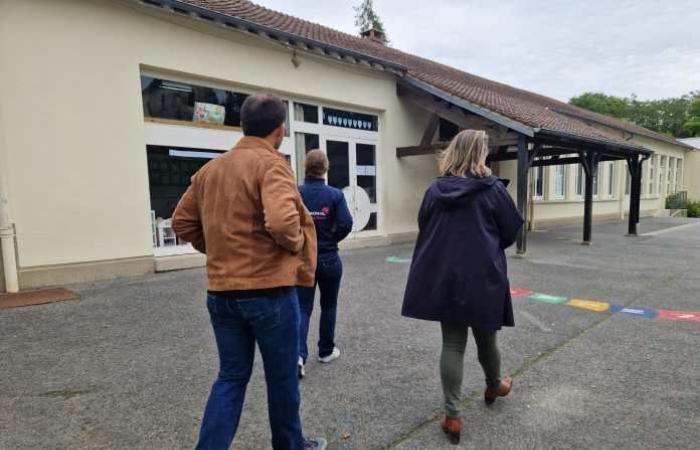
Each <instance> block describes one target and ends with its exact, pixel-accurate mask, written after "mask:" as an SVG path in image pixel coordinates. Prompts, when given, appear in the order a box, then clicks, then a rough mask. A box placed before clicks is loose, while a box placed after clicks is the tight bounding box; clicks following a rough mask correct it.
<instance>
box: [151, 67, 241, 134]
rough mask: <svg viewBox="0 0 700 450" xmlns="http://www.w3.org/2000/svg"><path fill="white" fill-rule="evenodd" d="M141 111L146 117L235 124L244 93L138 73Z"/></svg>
mask: <svg viewBox="0 0 700 450" xmlns="http://www.w3.org/2000/svg"><path fill="white" fill-rule="evenodd" d="M141 90H142V95H143V113H144V115H145V117H147V118H153V119H168V120H177V121H182V122H192V123H196V124H201V125H210V126H211V125H215V126H216V125H218V126H230V127H239V126H240V125H241V106H242V105H243V101H244V100H245V99H246V97H247V94H242V93H238V92H232V91H227V90H224V89H216V88H211V87H206V86H200V85H195V84H189V83H180V82H178V81H171V80H166V79H162V78H155V77H150V76H146V75H142V76H141Z"/></svg>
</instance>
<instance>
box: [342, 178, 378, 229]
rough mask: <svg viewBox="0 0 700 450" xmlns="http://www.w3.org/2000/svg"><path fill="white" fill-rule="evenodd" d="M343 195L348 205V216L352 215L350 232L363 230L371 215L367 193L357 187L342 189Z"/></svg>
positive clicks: (370, 204)
mask: <svg viewBox="0 0 700 450" xmlns="http://www.w3.org/2000/svg"><path fill="white" fill-rule="evenodd" d="M343 194H344V195H345V201H346V202H347V203H348V208H350V214H352V221H353V224H352V231H354V232H357V231H362V230H364V228H365V227H366V226H367V224H368V223H369V218H370V215H371V214H372V211H370V209H371V207H372V203H371V202H370V200H369V195H368V194H367V191H365V190H364V189H362V188H361V187H359V186H348V187H346V188H345V189H343Z"/></svg>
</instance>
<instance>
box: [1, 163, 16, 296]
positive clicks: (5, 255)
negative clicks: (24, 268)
mask: <svg viewBox="0 0 700 450" xmlns="http://www.w3.org/2000/svg"><path fill="white" fill-rule="evenodd" d="M3 165H4V164H3ZM2 169H3V168H0V247H1V250H2V268H3V272H4V275H5V290H6V291H7V292H8V293H10V294H13V293H15V292H19V279H18V277H17V258H16V257H15V228H14V226H13V225H12V222H10V214H9V211H8V202H7V189H6V188H5V187H6V183H5V178H4V176H3V174H2V173H1V171H2Z"/></svg>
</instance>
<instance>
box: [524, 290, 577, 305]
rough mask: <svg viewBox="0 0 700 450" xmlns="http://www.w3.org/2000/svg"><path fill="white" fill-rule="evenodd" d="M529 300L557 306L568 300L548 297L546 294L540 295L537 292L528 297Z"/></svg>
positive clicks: (554, 296) (553, 296)
mask: <svg viewBox="0 0 700 450" xmlns="http://www.w3.org/2000/svg"><path fill="white" fill-rule="evenodd" d="M528 298H529V299H530V300H535V301H538V302H544V303H551V304H554V305H556V304H559V303H565V302H566V301H567V300H568V299H567V298H566V297H559V296H556V295H548V294H542V293H539V292H535V293H534V294H532V295H530V296H529V297H528Z"/></svg>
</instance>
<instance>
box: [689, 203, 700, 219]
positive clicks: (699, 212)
mask: <svg viewBox="0 0 700 450" xmlns="http://www.w3.org/2000/svg"><path fill="white" fill-rule="evenodd" d="M688 217H700V201H697V202H688Z"/></svg>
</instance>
